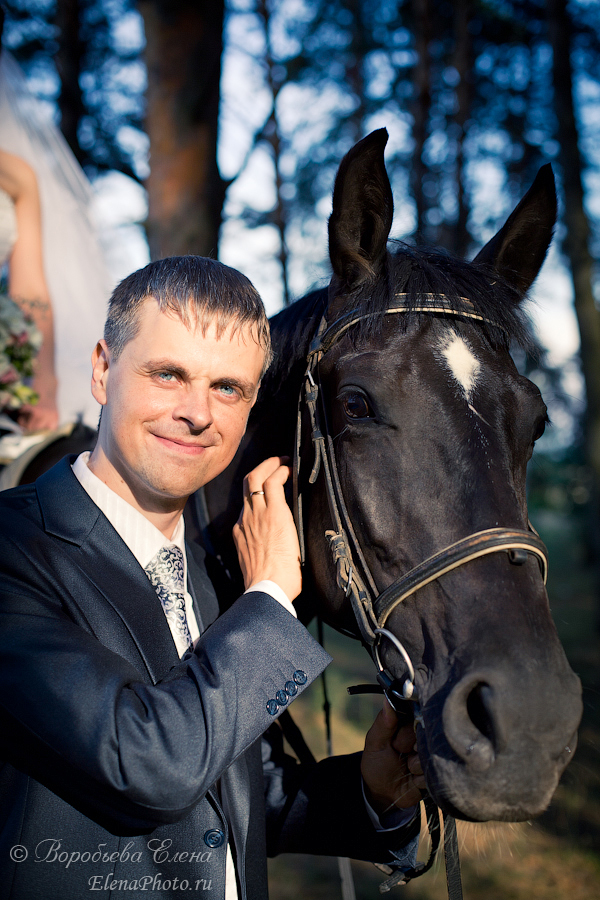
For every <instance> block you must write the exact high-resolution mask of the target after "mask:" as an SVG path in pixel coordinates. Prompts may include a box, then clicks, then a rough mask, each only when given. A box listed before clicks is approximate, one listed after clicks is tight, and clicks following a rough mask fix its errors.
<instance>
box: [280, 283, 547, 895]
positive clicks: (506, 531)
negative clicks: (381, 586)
mask: <svg viewBox="0 0 600 900" xmlns="http://www.w3.org/2000/svg"><path fill="white" fill-rule="evenodd" d="M406 296H407V295H406V294H397V295H396V298H397V299H400V298H402V297H406ZM460 300H461V303H463V304H464V306H462V305H461V306H460V307H457V306H452V305H445V304H444V303H443V302H441V301H443V298H441V297H440V296H438V295H435V294H424V295H422V297H421V302H420V304H419V305H417V306H412V305H409V304H408V303H407V302H399V303H398V304H397V305H394V306H391V307H389V308H388V309H386V310H384V311H383V313H366V314H362V313H360V312H359V311H358V310H353V311H351V312H349V313H346V314H345V315H343V316H341V317H340V318H339V319H337V320H336V321H335V322H334V323H333V324H332V325H328V324H327V321H326V319H325V316H323V317H322V319H321V322H320V324H319V327H318V329H317V332H316V335H315V337H314V339H313V341H312V342H311V344H310V348H309V352H308V355H307V368H306V373H305V379H304V384H303V386H302V387H301V389H300V396H299V400H298V418H297V426H296V440H295V447H294V466H293V476H294V517H295V520H296V526H297V531H298V537H299V541H300V557H301V563H302V565H304V563H305V559H306V547H305V538H304V523H303V509H302V492H301V486H300V459H301V445H302V420H303V407H304V404H305V405H306V408H307V409H308V413H309V417H310V427H311V437H312V443H313V447H314V462H313V466H312V471H311V473H310V476H309V479H308V481H309V484H314V483H315V482H316V480H317V478H318V476H319V474H320V472H321V471H322V472H323V477H324V480H325V487H326V494H327V502H328V506H329V512H330V515H331V520H332V523H333V529H331V530H327V531H325V537H326V538H327V541H328V544H329V548H330V551H331V555H332V560H333V563H334V565H335V568H336V582H337V585H338V587H339V588H340V589H341V590H342V591H343V592H344V595H345V596H346V597H347V598H348V599H349V600H350V603H351V606H352V610H353V613H354V617H355V619H356V623H357V626H358V630H359V633H360V636H361V639H362V641H363V642H364V643H365V645H366V646H367V647H368V648H369V651H370V653H371V655H372V657H373V660H374V662H375V665H376V667H377V680H378V682H379V685H380V687H379V688H378V689H379V690H383V693H384V694H385V696H386V697H387V699H388V701H389V703H390V704H391V706H392V707H394V709H396V710H397V711H400V710H401V709H402V704H403V703H404V704H405V703H406V701H408V700H411V701H412V703H413V704H414V713H415V720H416V721H417V722H418V721H421V722H422V717H421V713H420V708H419V696H418V690H417V687H416V685H415V672H414V668H413V665H412V662H411V660H410V657H409V655H408V653H407V652H406V650H405V648H404V646H403V645H402V643H401V641H400V640H399V639H398V638H397V637H396V636H395V635H394V634H393V633H392V632H391V631H389V630H388V629H387V628H386V627H385V625H386V623H387V620H388V618H389V616H390V615H391V613H392V612H393V611H394V609H396V607H397V606H398V605H399V604H400V603H402V602H403V601H404V600H406V599H407V598H408V597H410V596H412V595H413V594H414V593H416V592H417V591H418V590H420V589H421V588H423V587H425V586H426V585H428V584H430V583H431V582H433V581H436V580H437V579H438V578H440V577H441V576H442V575H445V574H447V573H448V572H451V571H453V570H454V569H456V568H458V567H460V566H463V565H466V564H467V563H469V562H471V561H472V560H475V559H479V558H481V557H483V556H487V555H489V554H492V553H502V552H505V553H507V554H508V557H509V560H510V562H511V563H512V564H514V565H523V564H524V563H525V562H526V561H527V558H528V556H529V554H531V555H533V556H535V557H536V558H537V560H538V562H539V564H540V568H541V571H542V576H543V578H544V582H545V581H546V574H547V569H548V557H547V551H546V548H545V546H544V544H543V542H542V541H541V539H540V538H539V537H538V535H537V534H536V533H535V532H534V531H533V529H532V526H530V528H531V531H525V530H521V529H510V528H489V529H486V530H484V531H478V532H475V533H473V534H471V535H469V536H467V537H465V538H463V539H462V540H459V541H457V542H456V543H454V544H451V545H449V546H447V547H445V548H443V549H442V550H440V551H438V552H437V553H434V554H433V555H432V556H430V557H428V558H427V559H425V560H424V561H423V562H421V563H419V564H418V565H417V566H415V567H414V568H413V569H411V570H410V571H409V572H407V573H406V574H405V575H403V576H402V577H400V578H398V579H397V580H396V581H394V582H393V584H391V585H390V586H389V587H387V588H386V589H385V590H384V591H379V590H378V588H377V585H376V583H375V580H374V578H373V575H372V573H371V571H370V569H369V566H368V564H367V561H366V559H365V557H364V554H363V551H362V548H361V546H360V542H359V540H358V538H357V536H356V533H355V530H354V527H353V525H352V521H351V519H350V516H349V514H348V510H347V507H346V503H345V500H344V495H343V492H342V489H341V484H340V478H339V472H338V466H337V462H336V457H335V450H334V446H333V439H332V437H331V434H330V431H329V428H328V423H327V415H326V409H325V404H324V402H323V396H322V389H321V381H320V373H319V363H320V361H321V359H322V358H323V356H324V355H325V354H326V353H327V352H328V351H329V350H330V349H331V348H332V347H333V346H334V345H335V344H336V343H337V341H339V340H340V339H341V338H342V337H343V336H344V335H345V334H346V333H347V332H348V330H349V329H350V328H351V327H352V326H353V325H355V324H357V323H358V322H361V321H363V320H365V319H368V318H373V317H374V316H378V315H385V316H388V315H402V314H407V313H424V314H428V315H443V316H450V317H454V318H459V319H470V320H475V321H479V322H482V323H485V324H487V325H491V326H493V327H495V328H502V326H501V325H499V324H498V323H497V322H493V321H492V320H491V319H488V318H486V317H485V316H482V315H480V314H479V313H477V312H476V311H475V310H474V308H473V304H472V303H471V301H469V300H467V299H466V298H463V297H461V298H460ZM502 330H504V329H502ZM352 636H354V635H352ZM384 637H385V638H386V639H387V640H389V641H390V642H391V643H393V645H394V646H395V647H396V649H397V650H398V652H399V653H400V655H401V656H402V658H403V659H404V662H405V664H406V668H407V672H408V677H407V678H406V679H405V680H404V682H403V683H401V682H400V680H399V679H396V678H394V676H393V675H392V674H391V673H390V672H389V671H387V670H386V669H384V667H383V664H382V662H381V658H380V646H381V641H382V639H383V638H384ZM361 687H362V688H363V689H364V688H367V689H368V686H359V691H360V688H361ZM376 687H377V686H376ZM350 690H351V692H354V690H353V689H350ZM429 805H430V806H432V805H433V803H432V801H429ZM427 817H428V822H429V821H430V820H432V813H431V810H430V809H428V810H427ZM444 822H445V828H444V831H445V845H446V846H445V849H446V857H447V863H448V857H449V856H451V857H455V863H454V864H453V867H452V872H453V877H452V879H451V878H450V869H449V868H448V866H447V877H448V889H449V895H450V897H451V900H452V898H458V897H462V889H460V872H459V869H458V868H457V867H458V846H457V844H456V826H455V823H454V820H453V819H452V817H451V816H446V815H444ZM430 831H431V828H430ZM437 843H439V825H438V837H437V842H436V841H433V833H432V853H431V854H430V859H429V861H428V863H426V864H425V865H421V866H420V867H418V868H417V869H416V870H411V871H409V872H404V873H401V872H398V873H396V875H394V876H393V877H392V878H390V879H389V880H388V881H387V882H384V884H383V885H381V890H384V891H385V890H389V889H390V887H392V885H393V884H399V883H405V882H406V881H408V880H409V879H410V878H414V877H417V876H418V875H421V874H423V872H424V871H426V870H427V869H428V868H429V867H430V865H431V863H432V861H433V856H434V855H435V850H437ZM434 847H435V849H434ZM457 871H458V875H457V874H456V872H457ZM401 879H403V880H401ZM457 880H458V888H456V887H454V888H452V891H451V884H452V882H454V884H456V882H457Z"/></svg>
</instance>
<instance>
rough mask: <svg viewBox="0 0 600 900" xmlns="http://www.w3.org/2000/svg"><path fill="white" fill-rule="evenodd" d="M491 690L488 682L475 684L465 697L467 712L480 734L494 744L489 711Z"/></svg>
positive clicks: (492, 726) (492, 725) (494, 737)
mask: <svg viewBox="0 0 600 900" xmlns="http://www.w3.org/2000/svg"><path fill="white" fill-rule="evenodd" d="M491 701H492V690H491V688H490V686H489V685H488V684H485V683H483V682H482V683H481V684H476V685H475V687H474V688H473V690H472V691H471V693H470V694H469V696H468V697H467V713H468V716H469V718H470V720H471V722H472V723H473V725H474V726H475V728H476V729H477V730H478V731H479V732H481V734H482V735H483V736H484V737H486V738H487V739H488V741H490V743H491V744H495V740H496V735H495V733H494V724H493V721H492V713H491Z"/></svg>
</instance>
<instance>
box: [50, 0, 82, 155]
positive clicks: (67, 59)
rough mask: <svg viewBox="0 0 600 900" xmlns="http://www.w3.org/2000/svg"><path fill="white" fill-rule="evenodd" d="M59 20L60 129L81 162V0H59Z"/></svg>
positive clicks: (57, 61) (57, 5)
mask: <svg viewBox="0 0 600 900" xmlns="http://www.w3.org/2000/svg"><path fill="white" fill-rule="evenodd" d="M55 22H56V26H57V28H58V30H59V37H58V52H57V54H56V57H55V61H56V68H57V69H58V74H59V76H60V81H61V89H60V96H59V98H58V107H59V109H60V128H61V131H62V133H63V134H64V136H65V138H66V140H67V143H68V144H69V147H70V148H71V150H72V151H73V153H74V154H75V156H76V158H77V160H78V162H79V163H80V164H81V163H82V161H83V153H82V152H81V147H80V146H79V138H78V134H77V132H78V129H79V122H80V120H81V117H82V116H83V114H84V106H83V97H82V94H81V87H80V86H79V76H80V74H81V59H82V56H83V44H82V42H81V38H80V34H79V0H57V3H56V14H55Z"/></svg>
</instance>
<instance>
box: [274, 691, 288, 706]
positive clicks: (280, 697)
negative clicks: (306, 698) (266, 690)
mask: <svg viewBox="0 0 600 900" xmlns="http://www.w3.org/2000/svg"><path fill="white" fill-rule="evenodd" d="M275 699H276V700H277V702H278V703H279V705H280V706H285V704H286V703H287V702H288V695H287V694H286V692H285V691H277V693H276V694H275Z"/></svg>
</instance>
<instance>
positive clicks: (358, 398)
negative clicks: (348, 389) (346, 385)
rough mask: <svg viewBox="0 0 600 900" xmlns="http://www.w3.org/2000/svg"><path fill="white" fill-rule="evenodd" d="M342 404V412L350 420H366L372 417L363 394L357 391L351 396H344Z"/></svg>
mask: <svg viewBox="0 0 600 900" xmlns="http://www.w3.org/2000/svg"><path fill="white" fill-rule="evenodd" d="M343 404H344V412H345V413H346V415H347V416H348V417H349V418H350V419H368V418H369V417H370V416H372V415H373V413H372V412H371V407H370V406H369V404H368V403H367V399H366V397H365V396H364V395H363V394H359V393H358V391H354V392H353V393H352V394H345V396H344V399H343Z"/></svg>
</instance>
